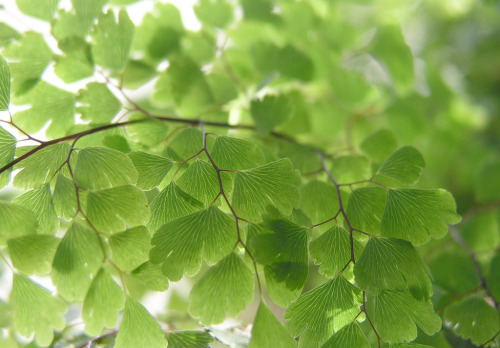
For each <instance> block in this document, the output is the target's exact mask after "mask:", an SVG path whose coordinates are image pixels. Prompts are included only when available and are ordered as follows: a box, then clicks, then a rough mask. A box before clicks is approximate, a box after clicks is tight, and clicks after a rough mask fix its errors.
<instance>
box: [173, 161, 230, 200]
mask: <svg viewBox="0 0 500 348" xmlns="http://www.w3.org/2000/svg"><path fill="white" fill-rule="evenodd" d="M226 174H227V173H220V175H221V180H222V185H223V187H224V191H225V192H227V191H228V186H229V187H230V178H229V176H228V175H226ZM177 185H178V186H179V187H180V188H181V189H182V190H183V191H184V192H186V193H187V194H189V195H190V196H192V197H194V198H195V199H197V200H198V201H200V202H202V203H203V204H205V206H208V205H209V204H211V203H212V202H213V201H214V199H215V198H216V197H217V195H218V194H219V192H220V187H219V180H218V177H217V172H216V171H215V169H214V167H213V166H212V165H211V164H209V163H207V162H205V161H201V160H195V161H194V162H193V163H192V164H191V165H190V166H189V168H188V169H186V171H185V172H184V173H183V174H182V176H181V177H180V178H179V180H177Z"/></svg>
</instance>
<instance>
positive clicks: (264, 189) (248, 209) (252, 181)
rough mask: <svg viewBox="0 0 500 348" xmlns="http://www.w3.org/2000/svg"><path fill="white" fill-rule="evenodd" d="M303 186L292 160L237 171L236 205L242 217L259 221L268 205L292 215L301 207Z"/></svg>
mask: <svg viewBox="0 0 500 348" xmlns="http://www.w3.org/2000/svg"><path fill="white" fill-rule="evenodd" d="M299 183H300V176H299V173H298V171H296V170H293V168H292V163H291V162H290V160H288V159H281V160H278V161H275V162H271V163H268V164H265V165H263V166H260V167H257V168H253V169H248V170H244V171H241V172H237V173H236V175H235V179H234V189H233V200H232V205H233V208H234V210H235V211H236V213H237V214H238V216H239V217H242V218H246V219H249V220H251V221H259V220H260V215H261V214H262V213H263V212H264V211H265V208H266V206H268V205H271V206H275V207H276V208H278V210H279V211H280V212H281V213H283V214H285V215H290V214H291V212H292V208H293V207H294V206H296V205H297V203H298V200H299V191H298V189H297V186H298V185H299Z"/></svg>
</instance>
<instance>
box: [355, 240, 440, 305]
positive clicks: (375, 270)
mask: <svg viewBox="0 0 500 348" xmlns="http://www.w3.org/2000/svg"><path fill="white" fill-rule="evenodd" d="M354 276H355V277H356V283H357V284H358V285H359V287H360V288H361V289H364V290H370V291H371V292H373V293H378V292H380V291H382V290H384V289H406V288H408V289H409V290H410V292H411V293H412V295H413V296H415V297H416V298H417V299H422V298H424V299H428V298H429V296H430V295H432V285H431V281H430V279H429V276H430V272H429V270H428V269H427V267H426V266H425V264H424V262H423V261H422V259H421V258H420V256H419V255H418V253H417V251H416V250H415V248H414V247H413V246H412V245H411V243H410V242H407V241H405V240H401V239H392V238H387V239H386V238H380V239H378V238H371V239H370V240H369V241H368V244H366V246H365V249H364V250H363V253H362V254H361V257H360V258H359V260H358V261H357V262H356V265H355V266H354Z"/></svg>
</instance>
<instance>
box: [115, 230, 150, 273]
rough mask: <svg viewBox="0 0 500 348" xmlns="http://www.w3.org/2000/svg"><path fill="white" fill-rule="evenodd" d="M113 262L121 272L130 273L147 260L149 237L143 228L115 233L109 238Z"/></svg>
mask: <svg viewBox="0 0 500 348" xmlns="http://www.w3.org/2000/svg"><path fill="white" fill-rule="evenodd" d="M109 245H110V246H111V251H112V253H113V262H114V263H115V264H116V265H117V266H118V267H119V268H120V269H121V270H122V271H132V270H134V269H135V268H137V267H139V266H140V265H141V264H143V263H144V262H146V261H148V260H149V249H151V236H150V235H149V231H148V230H147V229H146V228H145V227H144V226H138V227H134V228H131V229H129V230H126V231H124V232H120V233H115V234H113V235H112V236H111V237H110V238H109Z"/></svg>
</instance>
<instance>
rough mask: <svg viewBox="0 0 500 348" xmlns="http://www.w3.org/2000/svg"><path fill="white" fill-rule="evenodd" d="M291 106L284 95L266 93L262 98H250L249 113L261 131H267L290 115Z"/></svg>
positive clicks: (287, 118)
mask: <svg viewBox="0 0 500 348" xmlns="http://www.w3.org/2000/svg"><path fill="white" fill-rule="evenodd" d="M292 112H293V107H292V104H291V101H290V100H289V99H288V97H287V96H286V95H266V96H265V97H264V98H262V99H255V100H252V104H251V106H250V113H251V114H252V118H253V119H254V121H255V124H256V125H257V128H258V129H259V130H260V131H261V132H263V133H269V132H270V131H272V130H273V129H274V128H275V127H276V126H278V125H280V124H282V123H284V122H285V121H287V120H289V119H290V118H291V117H292Z"/></svg>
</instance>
